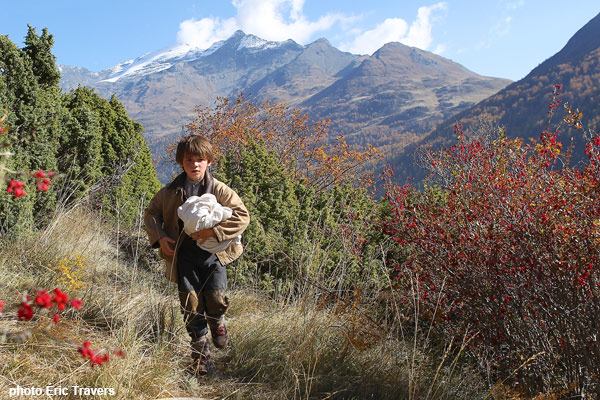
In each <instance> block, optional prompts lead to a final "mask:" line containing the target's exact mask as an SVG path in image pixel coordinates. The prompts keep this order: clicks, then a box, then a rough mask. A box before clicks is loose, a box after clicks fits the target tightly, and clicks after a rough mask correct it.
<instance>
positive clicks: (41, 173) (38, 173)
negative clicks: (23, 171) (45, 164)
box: [33, 170, 46, 178]
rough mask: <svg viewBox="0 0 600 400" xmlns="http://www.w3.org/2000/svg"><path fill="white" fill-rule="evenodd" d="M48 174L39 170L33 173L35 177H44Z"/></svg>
mask: <svg viewBox="0 0 600 400" xmlns="http://www.w3.org/2000/svg"><path fill="white" fill-rule="evenodd" d="M45 175H46V174H45V173H44V171H42V170H39V171H38V172H36V173H35V174H33V177H34V178H43V177H44V176H45Z"/></svg>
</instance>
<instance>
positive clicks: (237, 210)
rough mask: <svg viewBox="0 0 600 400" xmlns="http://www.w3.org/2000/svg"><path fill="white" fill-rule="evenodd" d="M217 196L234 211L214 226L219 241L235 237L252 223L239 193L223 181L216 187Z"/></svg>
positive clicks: (220, 201) (218, 199)
mask: <svg viewBox="0 0 600 400" xmlns="http://www.w3.org/2000/svg"><path fill="white" fill-rule="evenodd" d="M215 197H216V198H217V201H218V202H219V204H221V205H223V206H226V207H229V208H231V211H232V214H231V217H230V218H228V219H226V220H225V221H221V223H219V224H218V225H217V226H215V227H214V228H212V230H213V231H214V233H215V236H216V238H217V241H219V242H222V241H224V240H232V239H235V238H236V237H238V236H239V235H241V234H242V233H243V232H244V230H246V227H247V226H248V224H249V223H250V215H249V213H248V209H246V206H245V205H244V203H243V202H242V199H240V197H239V196H238V195H237V193H236V192H235V191H234V190H233V189H231V188H230V187H229V186H227V185H225V184H224V183H222V182H221V183H220V184H219V185H218V186H217V187H216V188H215Z"/></svg>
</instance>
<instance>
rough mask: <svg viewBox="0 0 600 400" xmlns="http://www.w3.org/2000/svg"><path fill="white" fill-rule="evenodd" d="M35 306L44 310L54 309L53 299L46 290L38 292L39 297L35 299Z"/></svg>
mask: <svg viewBox="0 0 600 400" xmlns="http://www.w3.org/2000/svg"><path fill="white" fill-rule="evenodd" d="M34 301H35V304H36V305H37V306H38V307H43V308H51V307H52V298H51V297H50V295H49V294H48V292H46V291H45V290H42V291H41V292H38V295H37V296H36V297H35V300H34Z"/></svg>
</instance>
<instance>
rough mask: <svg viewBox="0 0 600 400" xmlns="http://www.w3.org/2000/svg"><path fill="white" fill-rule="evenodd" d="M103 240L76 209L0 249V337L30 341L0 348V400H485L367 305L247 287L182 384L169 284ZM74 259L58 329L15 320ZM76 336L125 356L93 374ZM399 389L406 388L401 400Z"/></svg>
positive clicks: (107, 234) (182, 359)
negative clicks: (217, 343) (12, 392)
mask: <svg viewBox="0 0 600 400" xmlns="http://www.w3.org/2000/svg"><path fill="white" fill-rule="evenodd" d="M113 232H114V227H112V226H110V225H107V224H105V223H104V222H102V221H101V219H100V218H98V217H97V216H96V215H95V214H93V213H91V212H89V211H87V210H86V209H85V208H84V207H76V208H73V209H70V210H65V211H63V212H61V213H59V214H58V215H57V216H56V217H55V220H54V221H53V222H52V224H50V226H49V227H48V228H47V229H45V230H44V231H42V232H35V233H32V234H31V236H30V237H27V238H23V239H22V240H20V241H19V243H12V244H11V243H4V244H3V247H2V249H1V250H2V253H1V255H0V274H2V276H3V279H2V280H1V283H0V299H2V300H3V301H4V302H5V303H7V305H6V306H5V307H4V312H3V314H1V315H0V331H2V330H5V331H7V330H8V331H10V330H12V331H16V330H24V329H31V330H32V332H33V335H32V337H31V338H29V339H28V340H27V341H26V342H25V343H14V342H10V341H9V342H7V343H2V344H0V399H5V398H10V397H9V396H8V395H9V389H10V388H15V387H16V386H17V385H20V386H22V387H40V388H45V387H46V386H48V385H53V386H62V387H69V388H71V387H72V386H73V385H77V386H80V387H88V388H103V387H105V388H113V389H114V390H115V392H116V394H115V395H114V396H107V397H104V398H111V399H157V398H169V397H204V398H211V399H225V398H227V399H248V398H254V399H309V398H315V399H324V398H343V399H369V398H373V399H375V398H377V399H386V398H388V399H404V398H407V399H408V398H440V399H441V398H451V399H454V398H456V399H476V398H482V397H483V396H484V395H485V393H484V391H483V390H481V387H482V386H481V384H480V383H479V382H478V381H477V380H476V379H474V378H470V376H471V375H469V374H468V373H465V372H464V370H460V367H459V368H458V370H457V371H456V372H455V373H454V374H451V373H450V369H449V368H450V365H449V364H450V362H447V363H445V364H444V365H442V366H441V368H438V367H440V362H441V361H440V360H442V356H443V355H440V354H439V352H435V351H433V350H428V349H427V348H425V347H423V348H419V349H415V348H414V347H413V342H404V341H402V340H400V338H399V337H398V335H397V334H395V333H393V332H396V330H394V329H392V328H391V327H386V326H383V325H378V324H376V323H375V322H374V319H373V318H370V316H369V313H370V311H369V306H368V302H367V303H366V304H367V305H365V302H363V305H362V306H360V307H358V308H357V307H354V306H352V307H349V306H348V304H346V303H343V302H340V303H338V304H335V302H331V301H329V302H328V303H327V304H323V303H319V302H317V301H315V300H313V299H311V298H310V297H309V296H306V297H305V298H303V299H300V300H298V301H296V302H293V303H290V302H285V301H275V300H271V299H269V298H268V297H266V296H265V295H264V294H262V293H260V292H255V291H251V290H248V289H246V290H238V291H234V292H232V293H230V298H231V304H232V305H231V308H230V310H229V313H228V318H229V324H228V327H229V331H230V345H229V346H228V348H227V349H226V350H221V351H214V352H213V360H214V368H213V370H212V372H211V374H209V375H208V376H207V377H204V378H202V379H196V378H193V377H191V376H189V375H187V374H186V373H185V371H184V370H185V366H186V362H187V360H188V357H189V350H188V338H187V334H186V332H185V329H184V328H183V322H182V317H181V314H180V312H179V307H178V304H177V295H176V289H175V287H174V286H173V285H170V284H168V283H167V282H166V281H165V279H164V277H163V273H162V269H161V266H160V265H157V266H155V267H151V268H148V267H147V266H145V267H142V266H139V265H138V264H136V263H135V262H132V261H131V259H130V258H129V257H127V256H125V255H124V254H123V253H122V252H120V251H118V249H119V246H117V245H116V244H115V240H116V238H117V237H116V235H115V234H114V233H113ZM74 259H76V260H79V261H77V262H79V264H84V265H85V268H84V269H83V270H82V271H81V274H80V275H79V277H78V280H79V281H80V282H81V283H83V285H81V286H77V285H76V286H74V287H73V290H71V291H70V294H72V295H74V296H77V297H80V298H81V299H82V300H83V301H84V307H83V308H82V310H81V311H79V312H74V311H69V312H68V313H67V314H66V315H64V317H63V318H62V320H61V322H60V323H59V324H57V325H54V324H52V323H51V322H50V321H49V318H48V317H45V316H42V317H41V318H40V319H39V320H38V321H35V322H22V321H20V322H16V321H15V318H14V316H15V315H16V302H17V296H16V294H17V293H18V292H23V291H27V292H29V293H32V292H34V291H35V290H36V288H44V289H53V288H54V287H56V286H59V285H60V283H61V282H62V283H64V282H65V281H64V279H63V278H64V271H62V272H61V270H60V269H57V268H55V267H53V266H54V265H55V264H56V263H57V261H58V260H67V261H64V262H63V264H65V265H76V263H75V262H74V263H73V264H69V262H68V260H74ZM82 260H84V261H82ZM13 300H14V301H13ZM13 303H15V304H13ZM39 324H43V325H44V326H46V325H49V326H50V329H49V330H48V331H45V330H43V329H39ZM36 326H37V327H38V328H36ZM85 340H90V341H91V342H92V348H94V349H102V350H104V351H111V350H116V349H120V350H124V351H125V353H126V357H125V358H120V357H115V356H114V355H111V360H110V361H109V362H108V363H106V364H103V365H102V366H95V367H93V368H92V367H91V366H90V365H89V362H86V361H85V360H83V359H82V358H81V356H80V355H79V353H78V352H77V347H78V346H80V345H81V344H82V343H83V341H85ZM415 352H416V353H415ZM412 361H416V367H415V366H414V364H415V363H413V362H412ZM436 372H437V375H436ZM409 382H410V383H411V384H410V385H409ZM409 386H410V387H412V388H416V390H413V392H412V393H410V394H409V391H408V388H409ZM432 388H433V389H435V390H437V392H435V390H431V389H432ZM440 389H441V390H440ZM434 392H435V393H436V395H435V396H432V393H434ZM47 398H49V397H47ZM55 398H79V396H75V395H74V394H73V393H71V395H70V396H65V397H55ZM86 398H100V397H98V396H96V397H94V396H90V397H86Z"/></svg>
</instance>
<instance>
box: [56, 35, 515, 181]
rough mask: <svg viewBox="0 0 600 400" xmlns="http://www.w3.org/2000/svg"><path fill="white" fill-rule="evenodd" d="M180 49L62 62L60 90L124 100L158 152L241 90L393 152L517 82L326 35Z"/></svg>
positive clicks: (240, 39) (395, 46)
mask: <svg viewBox="0 0 600 400" xmlns="http://www.w3.org/2000/svg"><path fill="white" fill-rule="evenodd" d="M178 46H180V47H177V46H174V47H171V48H170V49H171V50H169V49H167V50H164V51H158V52H154V53H149V54H147V55H144V56H141V57H138V58H137V59H136V60H137V61H136V60H133V61H131V60H129V61H127V62H124V63H120V64H117V65H116V66H114V67H112V68H109V69H107V70H104V71H99V72H91V71H87V70H85V69H78V68H74V67H69V66H62V67H61V72H62V79H61V87H62V88H63V89H64V90H69V89H70V88H73V87H76V86H77V85H78V84H84V85H86V86H90V87H92V88H94V89H95V90H96V91H97V92H98V94H100V95H101V96H102V97H107V98H108V97H110V96H111V95H112V94H116V95H117V97H118V98H119V99H120V100H121V102H123V104H124V106H125V107H126V109H127V111H128V113H129V115H130V116H131V117H132V118H134V119H135V120H137V121H138V122H140V123H141V124H142V125H143V126H144V132H145V135H146V138H147V139H148V141H149V142H150V144H151V147H152V149H153V152H154V153H155V154H157V153H159V152H161V151H162V149H161V146H163V145H164V143H165V142H167V141H173V140H175V139H176V137H177V136H178V135H179V134H181V133H182V132H183V128H182V127H183V126H184V125H185V124H186V123H187V122H189V121H190V120H191V119H192V117H193V115H194V110H195V109H196V108H197V107H210V106H212V105H214V103H215V101H216V99H217V98H218V97H229V98H231V97H236V96H237V95H239V94H240V93H244V94H246V96H247V97H249V98H250V99H252V100H256V101H259V102H263V101H267V100H268V101H279V102H281V101H285V102H286V103H287V104H288V105H289V106H290V107H292V108H300V109H302V111H303V112H306V113H307V114H308V115H309V117H310V118H312V119H315V120H318V119H326V120H331V121H332V123H331V129H330V130H331V131H332V132H334V133H335V134H336V135H337V134H343V135H344V136H345V137H346V138H347V141H348V142H349V143H350V144H352V145H366V144H372V145H374V146H375V147H380V148H381V149H382V150H384V152H388V153H389V152H394V151H397V150H398V149H402V148H403V147H404V146H406V145H407V144H409V143H412V142H414V141H416V140H418V139H419V137H420V136H421V135H423V134H425V133H426V132H428V131H429V130H431V128H432V127H433V125H435V124H437V123H439V122H442V121H443V119H444V118H445V117H447V116H448V115H450V114H452V113H455V112H457V111H460V110H463V109H466V108H467V107H468V106H470V105H473V104H475V103H476V102H478V101H480V100H483V99H485V98H487V97H489V96H490V95H492V94H493V93H495V92H497V91H498V90H500V89H502V88H503V87H505V86H506V85H508V84H509V83H510V81H509V80H507V79H502V78H492V77H483V76H480V75H478V74H476V73H474V72H472V71H469V70H468V69H466V68H464V67H463V66H461V65H460V64H457V63H455V62H453V61H451V60H449V59H446V58H444V57H441V56H438V55H435V54H433V53H431V52H427V51H425V50H420V49H417V48H414V47H409V46H405V45H403V44H400V43H394V42H392V43H388V44H386V45H384V46H382V47H381V48H380V49H379V50H377V51H376V52H375V53H373V55H371V56H368V55H355V54H351V53H348V52H343V51H341V50H339V49H337V48H335V47H333V46H332V45H331V43H330V42H329V41H328V40H327V39H325V38H320V39H318V40H316V41H314V42H312V43H310V44H308V45H300V44H298V43H296V42H294V41H292V40H287V41H283V42H269V41H266V40H264V39H261V38H258V37H256V36H254V35H246V34H245V33H244V32H242V31H237V32H236V33H234V34H233V35H232V36H231V37H229V38H228V39H226V40H224V41H220V42H217V43H215V44H213V45H212V46H211V47H209V49H205V50H202V49H195V50H191V47H189V48H188V47H181V46H190V45H178ZM169 51H170V53H169ZM169 54H170V55H171V57H168V56H167V55H169ZM163 180H164V179H163Z"/></svg>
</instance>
